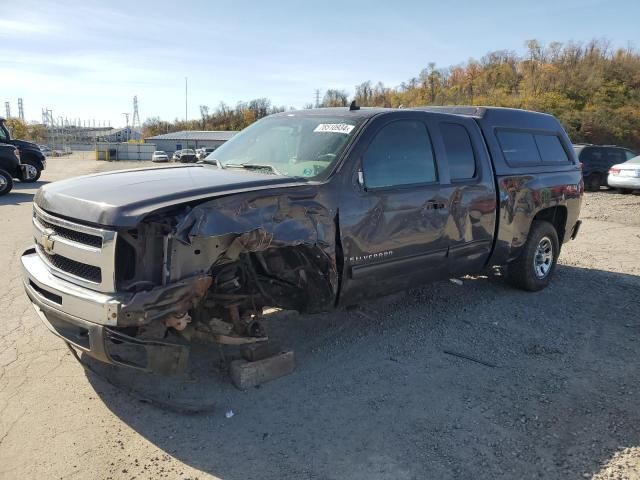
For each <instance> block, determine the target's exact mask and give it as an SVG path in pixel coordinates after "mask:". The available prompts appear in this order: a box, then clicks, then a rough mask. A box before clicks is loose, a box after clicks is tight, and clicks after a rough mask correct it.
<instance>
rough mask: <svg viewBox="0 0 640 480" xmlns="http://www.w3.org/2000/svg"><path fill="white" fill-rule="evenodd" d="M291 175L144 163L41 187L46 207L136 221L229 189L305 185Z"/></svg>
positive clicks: (82, 216) (121, 223) (125, 223)
mask: <svg viewBox="0 0 640 480" xmlns="http://www.w3.org/2000/svg"><path fill="white" fill-rule="evenodd" d="M301 184H304V182H299V181H295V180H293V179H291V178H289V177H282V176H276V175H269V174H262V173H254V172H247V171H244V170H235V169H234V170H221V169H218V168H214V167H208V166H203V165H184V166H171V167H156V168H141V169H135V170H121V171H116V172H108V173H100V174H95V175H87V176H82V177H76V178H71V179H68V180H62V181H60V182H54V183H50V184H48V185H45V186H43V187H42V188H40V189H39V190H38V192H37V193H36V196H35V199H34V201H35V203H36V205H38V206H39V207H40V208H42V209H43V210H45V211H47V212H49V213H52V214H56V215H60V216H63V217H66V218H69V219H73V220H79V221H81V222H85V223H91V224H98V225H104V226H111V227H134V226H135V225H136V224H137V223H138V222H139V221H140V220H141V219H142V217H144V216H145V215H147V214H149V213H151V212H153V211H155V210H158V209H161V208H165V207H169V206H172V205H177V204H181V203H185V202H189V201H195V200H202V199H207V198H211V197H214V196H219V195H227V194H230V193H238V192H246V191H251V190H258V189H265V188H270V187H277V186H288V185H291V186H294V185H301Z"/></svg>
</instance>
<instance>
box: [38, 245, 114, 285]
mask: <svg viewBox="0 0 640 480" xmlns="http://www.w3.org/2000/svg"><path fill="white" fill-rule="evenodd" d="M38 253H39V254H40V256H42V257H44V258H46V259H47V260H48V263H50V264H51V265H52V266H54V267H55V268H58V269H60V270H62V271H63V272H66V273H68V274H69V275H74V276H76V277H80V278H82V279H84V280H88V281H90V282H93V283H100V282H102V272H101V271H100V267H95V266H93V265H87V264H86V263H80V262H76V261H75V260H71V259H70V258H67V257H63V256H62V255H50V254H48V253H47V252H45V251H44V249H43V248H42V246H40V245H38Z"/></svg>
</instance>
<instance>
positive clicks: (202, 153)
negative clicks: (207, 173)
mask: <svg viewBox="0 0 640 480" xmlns="http://www.w3.org/2000/svg"><path fill="white" fill-rule="evenodd" d="M214 150H215V148H199V149H198V150H196V157H197V158H198V160H204V159H205V158H207V157H208V156H209V154H210V153H211V152H213V151H214Z"/></svg>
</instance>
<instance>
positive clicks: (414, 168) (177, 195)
mask: <svg viewBox="0 0 640 480" xmlns="http://www.w3.org/2000/svg"><path fill="white" fill-rule="evenodd" d="M215 156H216V160H217V162H218V163H219V166H211V165H206V164H199V165H182V166H173V167H170V168H158V169H145V170H128V171H123V172H119V173H118V172H109V173H103V174H97V175H90V176H86V177H78V178H74V179H69V180H65V181H63V182H55V183H50V184H48V185H45V186H43V187H42V188H41V189H40V190H39V191H38V192H37V194H36V195H35V198H34V217H33V228H34V231H33V234H32V235H30V236H31V238H32V239H33V238H35V241H36V245H35V246H33V247H30V248H29V249H27V250H26V251H25V252H24V253H23V255H22V267H23V270H24V277H23V278H24V287H25V289H26V293H27V295H28V297H29V298H30V300H31V302H33V304H34V306H35V308H36V310H37V311H38V312H39V313H40V316H41V318H42V320H43V321H44V322H45V324H47V326H48V328H49V329H50V330H51V331H52V332H54V333H55V334H56V335H58V336H60V337H61V338H62V339H63V340H64V341H65V342H67V343H69V344H70V345H72V346H73V347H74V348H78V349H81V350H82V351H83V352H84V354H85V355H89V356H92V357H94V358H97V359H98V360H101V361H103V362H107V363H113V364H117V365H121V366H130V367H135V368H141V369H143V370H148V371H162V372H165V373H168V372H170V373H175V372H178V371H181V370H183V369H184V367H185V363H186V356H187V354H188V349H189V341H190V340H189V339H194V338H198V339H199V340H201V341H202V340H203V339H207V340H208V341H211V342H217V343H227V344H235V345H238V344H242V343H253V342H257V341H261V340H263V339H264V337H263V333H262V332H263V329H262V328H261V327H260V318H261V315H262V311H263V308H264V307H267V306H269V307H277V308H282V309H287V310H297V311H298V312H302V313H311V312H323V311H328V310H331V309H334V308H336V307H340V306H349V305H355V304H358V303H360V302H365V301H367V300H368V299H371V298H378V297H379V296H381V295H386V294H389V293H392V292H396V291H399V290H403V289H406V288H412V287H416V286H418V285H421V284H424V283H426V282H431V281H436V280H442V279H447V278H452V277H456V276H459V275H464V274H474V273H479V272H486V271H489V270H493V269H494V268H496V267H498V268H500V269H502V271H503V273H504V277H505V278H506V281H507V282H508V283H509V284H511V285H513V286H515V287H518V288H521V289H523V290H528V291H537V290H540V289H543V288H545V287H546V286H547V285H548V284H549V282H550V280H551V278H552V277H553V274H554V270H555V266H556V261H557V260H558V255H559V254H560V246H561V245H562V244H563V243H564V242H567V241H569V240H570V239H573V238H575V237H576V235H577V234H578V231H579V228H580V220H579V219H578V216H579V213H580V206H581V202H582V195H583V182H582V173H581V170H580V165H579V163H578V159H577V157H576V155H575V153H574V151H573V149H572V147H571V143H570V141H569V138H568V137H567V135H566V133H565V132H564V130H563V129H562V126H561V125H560V123H559V122H558V121H557V120H556V119H555V118H554V117H553V116H551V115H545V114H541V113H535V112H527V111H522V110H513V109H505V108H472V107H450V108H444V107H440V108H437V107H432V108H416V109H401V110H398V109H383V108H368V109H362V110H360V109H358V107H356V106H355V105H352V106H351V107H350V108H327V109H321V110H303V111H293V112H286V113H283V114H276V115H272V116H268V117H266V118H264V119H261V120H259V121H257V122H255V123H253V124H252V125H251V126H249V127H248V128H247V129H245V130H244V131H243V132H242V133H241V134H239V135H237V136H235V137H233V138H232V139H231V140H229V141H228V142H226V143H225V144H224V145H223V146H221V147H219V148H218V149H217V150H216V155H215ZM122 192H126V195H123V194H122ZM58 239H59V240H58ZM88 246H91V255H88V254H87V248H88ZM559 281H566V279H560V280H559ZM492 294H495V295H499V294H500V291H499V290H496V291H495V292H493V293H492Z"/></svg>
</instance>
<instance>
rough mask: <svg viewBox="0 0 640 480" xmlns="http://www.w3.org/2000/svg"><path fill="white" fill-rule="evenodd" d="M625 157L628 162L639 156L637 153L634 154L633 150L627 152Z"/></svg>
mask: <svg viewBox="0 0 640 480" xmlns="http://www.w3.org/2000/svg"><path fill="white" fill-rule="evenodd" d="M624 156H625V158H626V159H627V160H631V159H632V158H634V157H637V156H638V155H637V154H636V153H633V152H632V151H631V150H625V151H624Z"/></svg>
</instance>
